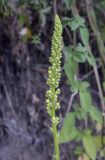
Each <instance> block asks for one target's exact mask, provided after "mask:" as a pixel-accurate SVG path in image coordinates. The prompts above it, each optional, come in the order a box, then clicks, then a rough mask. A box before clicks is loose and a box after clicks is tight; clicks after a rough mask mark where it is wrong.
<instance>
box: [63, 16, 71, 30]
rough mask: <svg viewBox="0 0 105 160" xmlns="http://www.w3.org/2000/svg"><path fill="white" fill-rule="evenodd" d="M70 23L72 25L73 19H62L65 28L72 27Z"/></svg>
mask: <svg viewBox="0 0 105 160" xmlns="http://www.w3.org/2000/svg"><path fill="white" fill-rule="evenodd" d="M70 23H71V19H70V18H69V17H63V18H62V25H63V28H65V27H66V26H70Z"/></svg>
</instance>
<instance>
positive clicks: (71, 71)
mask: <svg viewBox="0 0 105 160" xmlns="http://www.w3.org/2000/svg"><path fill="white" fill-rule="evenodd" d="M64 70H65V73H66V75H67V77H68V79H69V81H70V82H71V81H74V79H75V74H76V70H77V62H75V61H74V60H73V59H72V58H69V59H68V61H67V62H66V63H65V64H64Z"/></svg>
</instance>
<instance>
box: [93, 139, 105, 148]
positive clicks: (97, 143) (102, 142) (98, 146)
mask: <svg viewBox="0 0 105 160" xmlns="http://www.w3.org/2000/svg"><path fill="white" fill-rule="evenodd" d="M93 138H94V142H95V145H96V148H97V150H100V149H101V147H102V146H103V145H105V136H103V141H102V136H94V137H93Z"/></svg>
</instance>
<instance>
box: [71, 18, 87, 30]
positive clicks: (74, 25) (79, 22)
mask: <svg viewBox="0 0 105 160" xmlns="http://www.w3.org/2000/svg"><path fill="white" fill-rule="evenodd" d="M84 23H85V19H84V18H82V17H80V16H76V17H75V18H74V19H72V20H71V23H70V27H71V30H72V31H75V30H77V29H78V28H80V27H84Z"/></svg>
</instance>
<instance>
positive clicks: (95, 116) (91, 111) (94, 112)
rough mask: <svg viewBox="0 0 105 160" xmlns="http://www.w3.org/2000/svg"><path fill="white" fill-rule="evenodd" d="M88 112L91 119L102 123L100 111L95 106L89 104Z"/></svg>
mask: <svg viewBox="0 0 105 160" xmlns="http://www.w3.org/2000/svg"><path fill="white" fill-rule="evenodd" d="M89 114H90V116H91V118H92V119H93V120H95V121H96V122H99V123H100V124H102V113H101V111H99V109H98V108H96V107H95V106H91V108H90V109H89Z"/></svg>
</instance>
